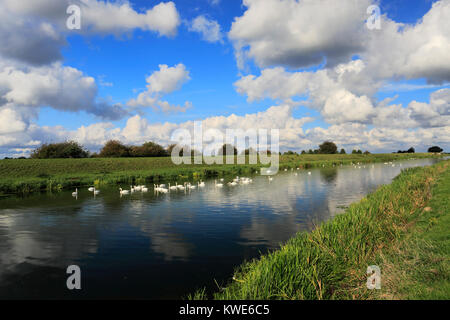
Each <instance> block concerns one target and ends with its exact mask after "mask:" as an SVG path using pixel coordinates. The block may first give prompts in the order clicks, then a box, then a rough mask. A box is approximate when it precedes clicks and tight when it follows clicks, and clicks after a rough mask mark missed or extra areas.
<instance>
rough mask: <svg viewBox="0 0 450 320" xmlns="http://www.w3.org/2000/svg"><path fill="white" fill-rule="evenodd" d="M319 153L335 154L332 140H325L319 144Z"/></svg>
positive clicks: (335, 150)
mask: <svg viewBox="0 0 450 320" xmlns="http://www.w3.org/2000/svg"><path fill="white" fill-rule="evenodd" d="M319 153H323V154H335V153H337V146H336V144H335V143H334V142H331V141H325V142H324V143H322V144H321V145H320V146H319Z"/></svg>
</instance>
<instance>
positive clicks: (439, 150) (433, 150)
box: [428, 146, 444, 153]
mask: <svg viewBox="0 0 450 320" xmlns="http://www.w3.org/2000/svg"><path fill="white" fill-rule="evenodd" d="M442 151H444V150H443V149H442V148H440V147H438V146H434V147H431V148H429V149H428V152H431V153H441V152H442Z"/></svg>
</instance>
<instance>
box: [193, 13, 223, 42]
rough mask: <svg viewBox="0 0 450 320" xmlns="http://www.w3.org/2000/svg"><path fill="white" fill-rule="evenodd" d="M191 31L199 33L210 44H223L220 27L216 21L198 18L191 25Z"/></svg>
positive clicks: (202, 17)
mask: <svg viewBox="0 0 450 320" xmlns="http://www.w3.org/2000/svg"><path fill="white" fill-rule="evenodd" d="M189 31H192V32H198V33H200V34H201V35H202V37H203V39H204V40H206V41H208V42H223V35H222V31H221V30H220V25H219V23H218V22H217V21H215V20H209V19H207V18H206V17H205V16H198V17H197V18H195V19H194V20H192V22H191V23H190V24H189Z"/></svg>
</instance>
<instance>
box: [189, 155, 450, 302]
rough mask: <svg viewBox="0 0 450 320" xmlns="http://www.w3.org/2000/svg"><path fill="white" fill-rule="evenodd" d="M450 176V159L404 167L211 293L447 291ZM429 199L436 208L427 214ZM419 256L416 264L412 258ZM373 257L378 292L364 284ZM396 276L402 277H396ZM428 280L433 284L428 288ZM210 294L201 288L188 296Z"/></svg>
mask: <svg viewBox="0 0 450 320" xmlns="http://www.w3.org/2000/svg"><path fill="white" fill-rule="evenodd" d="M439 177H441V178H440V180H439V182H440V184H438V185H437V187H436V189H433V195H434V197H433V198H432V188H433V186H434V185H435V183H436V180H437V179H438V178H439ZM449 177H450V161H444V162H441V163H439V164H437V165H434V166H432V167H425V168H414V169H407V170H404V171H403V172H402V173H401V174H400V175H399V176H398V177H396V178H395V179H394V181H393V182H392V184H390V185H385V186H381V187H380V188H378V189H377V191H376V192H374V193H372V194H370V195H368V196H367V197H366V198H364V199H363V200H361V202H359V203H356V204H353V205H351V206H350V207H349V208H348V209H347V210H346V212H345V213H344V214H342V215H339V216H337V217H335V218H334V219H333V220H331V221H328V222H326V223H324V224H322V225H321V226H319V227H317V228H316V229H315V230H313V231H312V232H310V233H299V234H298V235H296V236H295V237H293V238H292V239H291V240H290V241H288V242H287V243H286V244H285V245H283V246H282V247H281V248H280V249H279V250H277V251H274V252H272V253H269V254H266V255H263V256H261V257H260V258H259V259H254V260H252V261H248V262H246V263H244V264H242V265H241V266H240V267H239V268H238V269H237V270H236V272H235V274H234V276H233V279H232V280H230V282H229V283H228V284H227V285H226V286H224V287H222V288H220V289H219V291H218V292H217V293H214V294H213V295H212V297H213V298H215V299H231V300H248V299H250V300H253V299H377V298H382V297H385V298H391V297H395V295H394V294H392V293H389V292H391V291H392V292H398V297H400V298H436V297H440V298H445V299H448V298H450V291H449V286H448V277H449V273H448V256H449V243H448V230H449V229H448V227H449V225H448V223H449V211H448V205H449V200H448V195H449V185H448V181H449V179H448V178H449ZM430 199H431V202H430ZM428 203H430V206H431V207H432V208H433V209H432V211H430V212H431V213H427V214H424V212H426V211H424V209H425V208H426V206H427V205H428ZM412 229H413V230H415V231H412ZM408 234H414V236H407V235H408ZM405 238H407V239H405ZM416 243H418V244H416ZM397 248H402V249H401V250H403V256H399V255H398V254H397V253H396V250H397ZM395 258H397V259H398V260H399V261H395ZM407 258H410V259H411V260H408V259H407ZM421 258H422V259H423V261H422V263H421V264H420V265H419V266H417V267H415V266H414V265H415V261H416V260H415V259H421ZM383 259H384V260H383ZM374 264H375V265H379V266H380V267H381V272H382V290H381V292H379V291H378V290H368V289H367V288H366V281H367V275H366V270H367V267H368V266H370V265H374ZM388 265H389V266H391V269H393V271H392V273H389V268H388ZM393 266H394V267H393ZM411 266H412V267H411ZM394 269H395V270H397V271H398V272H394V271H395V270H394ZM397 273H398V274H399V275H398V274H397ZM416 274H417V277H416ZM402 277H404V278H402ZM390 279H391V281H390ZM398 279H403V280H404V281H403V282H402V283H401V284H398V281H397V280H398ZM389 283H390V285H389ZM430 286H432V287H433V288H435V290H434V291H430V290H429V287H430ZM416 289H417V291H416V292H412V291H413V290H416ZM396 294H397V293H396ZM207 296H208V295H207V293H206V292H205V291H204V290H200V291H198V292H196V293H194V294H193V295H191V296H190V297H188V298H191V299H204V298H206V297H207ZM209 297H211V296H209Z"/></svg>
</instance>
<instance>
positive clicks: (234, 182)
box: [228, 181, 237, 187]
mask: <svg viewBox="0 0 450 320" xmlns="http://www.w3.org/2000/svg"><path fill="white" fill-rule="evenodd" d="M228 185H229V186H233V187H234V186H237V182H236V181H233V182H228Z"/></svg>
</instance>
